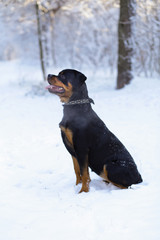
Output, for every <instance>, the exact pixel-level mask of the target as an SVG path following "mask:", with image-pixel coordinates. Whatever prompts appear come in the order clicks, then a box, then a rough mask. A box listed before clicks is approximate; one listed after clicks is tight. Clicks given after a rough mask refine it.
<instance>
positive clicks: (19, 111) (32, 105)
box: [0, 0, 160, 240]
mask: <svg viewBox="0 0 160 240" xmlns="http://www.w3.org/2000/svg"><path fill="white" fill-rule="evenodd" d="M122 2H123V3H124V5H125V3H128V2H132V3H134V4H133V5H132V6H133V10H134V12H135V14H134V17H132V18H131V21H132V23H133V28H132V34H131V38H130V39H129V41H125V43H126V45H127V46H131V48H133V54H132V55H131V60H132V74H133V76H134V79H133V80H132V81H131V83H130V84H129V85H127V86H126V87H124V88H122V89H121V90H115V88H116V79H117V75H118V74H117V72H118V70H117V69H118V68H117V65H118V64H117V62H118V59H119V56H118V52H119V51H118V40H119V38H118V32H119V31H118V26H119V13H120V9H121V8H120V7H121V6H120V3H122ZM124 16H125V14H124ZM124 20H125V19H124ZM125 21H126V20H125ZM0 33H1V36H0V76H1V79H0V240H22V239H23V240H28V239H30V240H37V239H39V240H44V239H45V240H53V239H55V240H64V239H66V238H67V239H76V240H84V239H86V240H97V239H99V240H104V239H105V238H108V239H113V240H119V239H120V238H121V239H123V240H135V239H136V240H142V239H144V240H159V238H160V237H159V236H160V204H159V199H160V188H159V182H160V174H159V169H160V159H159V156H160V147H159V136H160V121H159V119H160V101H159V99H160V79H159V76H160V0H140V1H138V0H137V1H136V0H120V1H119V0H95V1H94V0H55V1H51V0H48V1H46V0H39V1H38V0H37V1H36V0H0ZM128 43H129V44H128ZM122 59H124V60H126V59H125V58H123V57H122ZM125 66H126V65H125ZM63 68H76V69H77V70H80V71H82V72H83V73H84V74H85V75H86V76H87V87H88V91H89V97H91V98H92V99H93V100H94V102H95V105H92V108H93V109H94V110H95V112H96V113H97V114H98V116H99V117H100V118H101V119H102V120H103V121H104V123H105V124H106V126H107V127H108V128H109V129H110V130H111V131H112V132H113V133H114V134H115V135H116V136H117V137H118V138H119V139H120V140H121V141H122V143H123V144H124V145H125V146H126V148H127V149H128V150H129V152H130V153H131V155H132V156H133V158H134V160H135V162H136V164H137V167H138V170H139V172H140V173H141V175H142V178H143V182H142V183H141V184H137V185H132V186H131V188H129V189H124V190H122V189H119V188H117V187H116V186H114V185H112V184H111V183H110V184H107V183H105V182H104V181H103V180H102V178H100V177H99V176H98V175H96V174H95V173H94V172H92V171H90V176H91V182H90V191H89V192H88V193H81V194H78V192H79V191H80V189H81V184H79V185H77V186H76V185H75V174H74V170H73V163H72V160H71V157H70V154H69V153H68V152H67V151H66V149H65V147H64V145H63V143H62V139H61V135H60V129H59V127H58V125H59V122H60V121H61V119H62V116H63V108H62V106H61V103H60V101H59V99H58V98H57V96H55V95H54V94H50V93H48V91H47V90H45V86H46V85H47V82H46V81H44V77H43V73H45V78H46V75H47V74H48V73H51V74H57V73H58V72H59V71H60V70H62V69H63ZM42 70H43V71H42Z"/></svg>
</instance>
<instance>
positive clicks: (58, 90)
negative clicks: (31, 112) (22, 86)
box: [46, 85, 65, 93]
mask: <svg viewBox="0 0 160 240" xmlns="http://www.w3.org/2000/svg"><path fill="white" fill-rule="evenodd" d="M46 89H47V90H48V91H49V92H51V93H64V92H65V90H64V88H63V87H59V86H55V85H49V86H47V87H46Z"/></svg>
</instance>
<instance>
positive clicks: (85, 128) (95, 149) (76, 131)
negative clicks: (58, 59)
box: [47, 69, 142, 192]
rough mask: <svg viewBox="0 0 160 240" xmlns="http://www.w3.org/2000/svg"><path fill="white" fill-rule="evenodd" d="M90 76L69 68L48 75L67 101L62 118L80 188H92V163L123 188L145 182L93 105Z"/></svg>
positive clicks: (103, 175)
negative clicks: (90, 175) (56, 73)
mask: <svg viewBox="0 0 160 240" xmlns="http://www.w3.org/2000/svg"><path fill="white" fill-rule="evenodd" d="M86 79H87V78H86V76H85V75H84V74H82V73H80V72H78V71H76V70H71V69H66V70H63V71H62V72H60V73H59V74H58V76H55V75H51V74H49V75H48V82H49V84H50V85H49V86H48V87H47V89H48V90H49V92H51V93H54V94H56V95H58V96H59V97H60V99H61V101H62V102H63V103H64V104H63V107H64V116H63V119H62V121H61V122H60V128H61V134H62V139H63V142H64V144H65V146H66V148H67V150H68V151H69V153H70V154H71V156H72V159H73V164H74V169H75V174H76V185H77V184H78V183H80V182H82V188H81V190H80V192H83V191H84V192H88V191H89V182H90V177H89V171H88V167H90V168H91V169H92V171H94V172H95V173H97V174H98V175H100V176H101V177H102V178H104V179H105V180H106V181H107V182H111V183H113V184H114V185H116V186H118V187H120V188H128V187H129V186H131V185H132V184H137V183H140V182H142V178H141V175H140V174H139V172H138V170H137V166H136V164H135V162H134V160H133V158H132V157H131V155H130V154H129V152H128V151H127V149H126V148H125V147H124V145H123V144H122V143H121V142H120V141H119V140H118V139H117V137H116V136H115V135H114V134H113V133H111V132H110V131H109V129H108V128H107V127H106V126H105V124H104V123H103V122H102V120H101V119H100V118H99V117H98V116H97V114H96V113H95V112H94V111H93V109H92V107H91V103H93V100H92V99H90V98H89V97H88V91H87V87H86V84H85V80H86Z"/></svg>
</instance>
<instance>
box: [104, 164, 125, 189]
mask: <svg viewBox="0 0 160 240" xmlns="http://www.w3.org/2000/svg"><path fill="white" fill-rule="evenodd" d="M100 176H101V177H102V178H104V179H105V180H106V181H107V182H108V183H112V184H113V185H115V186H116V187H119V188H121V189H127V187H124V186H122V185H119V184H117V183H114V182H112V181H110V180H109V178H108V172H107V169H106V165H104V166H103V171H102V173H101V174H100Z"/></svg>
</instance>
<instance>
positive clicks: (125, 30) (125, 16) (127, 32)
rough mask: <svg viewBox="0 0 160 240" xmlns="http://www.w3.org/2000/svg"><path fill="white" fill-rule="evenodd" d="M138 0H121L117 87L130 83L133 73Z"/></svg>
mask: <svg viewBox="0 0 160 240" xmlns="http://www.w3.org/2000/svg"><path fill="white" fill-rule="evenodd" d="M135 1H136V0H120V17H119V25H118V38H119V40H118V41H119V43H118V76H117V89H121V88H123V87H124V86H125V85H126V84H129V83H130V81H131V80H132V78H133V75H132V56H133V46H132V27H133V21H134V16H135V8H136V2H135Z"/></svg>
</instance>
